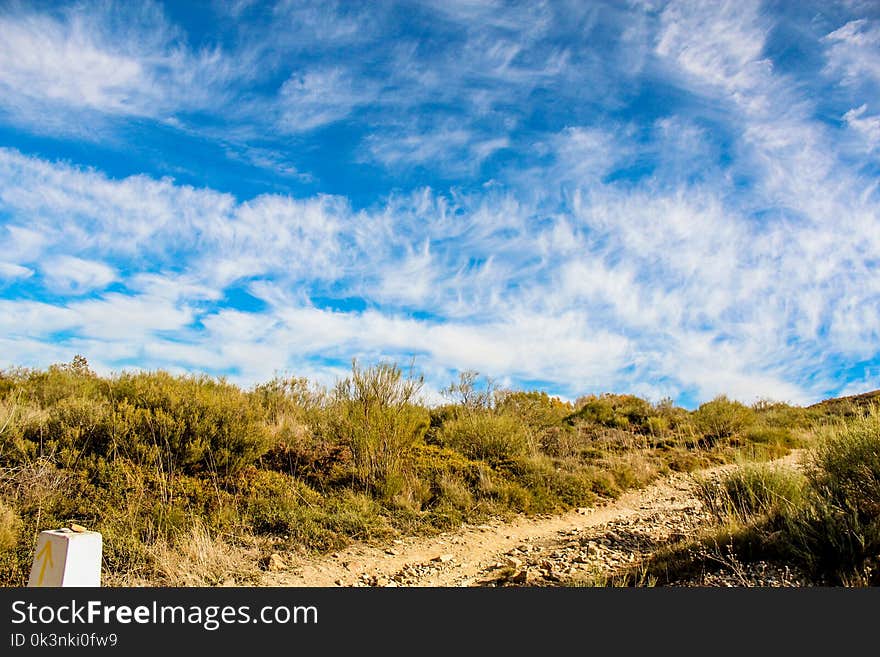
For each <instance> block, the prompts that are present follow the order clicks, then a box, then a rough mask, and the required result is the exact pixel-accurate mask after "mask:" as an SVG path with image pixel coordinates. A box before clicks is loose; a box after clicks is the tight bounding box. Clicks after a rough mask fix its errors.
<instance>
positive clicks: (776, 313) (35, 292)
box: [0, 0, 880, 407]
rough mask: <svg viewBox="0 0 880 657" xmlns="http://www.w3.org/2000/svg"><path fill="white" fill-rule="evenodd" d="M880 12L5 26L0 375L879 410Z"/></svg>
mask: <svg viewBox="0 0 880 657" xmlns="http://www.w3.org/2000/svg"><path fill="white" fill-rule="evenodd" d="M878 181H880V5H877V4H876V3H873V2H859V1H855V0H854V1H849V2H840V3H829V2H798V3H790V2H766V3H757V2H748V1H747V0H743V1H737V2H677V1H672V2H660V1H656V2H655V1H653V0H644V1H635V0H633V1H632V2H608V3H602V2H595V3H591V2H564V1H559V2H547V3H543V2H530V3H507V2H495V1H492V0H486V1H482V0H444V1H442V2H441V1H437V2H431V1H425V2H369V3H359V2H340V3H333V2H315V3H309V2H285V1H279V2H255V1H249V0H238V1H236V2H219V1H218V2H208V1H205V2H178V3H164V4H163V3H158V2H157V3H152V2H143V3H131V2H118V3H114V2H97V3H95V2H81V3H58V2H42V3H41V2H26V3H19V2H0V239H2V243H3V245H4V247H5V248H3V249H2V251H0V366H2V367H8V366H13V365H25V366H38V367H44V366H46V365H48V364H50V363H53V362H61V361H69V360H70V359H71V358H72V356H73V355H74V354H76V353H81V354H84V355H85V356H86V357H87V358H88V359H89V361H90V362H91V363H92V364H93V366H94V367H95V369H97V370H99V371H101V372H110V371H119V370H122V369H136V368H146V369H155V368H163V369H168V370H171V371H175V372H185V371H186V372H207V373H209V374H215V375H225V376H228V377H229V378H230V379H231V380H233V381H236V382H238V383H241V384H243V385H250V384H253V383H255V382H259V381H264V380H267V379H268V378H270V377H272V376H273V375H274V374H276V373H279V374H292V375H303V376H308V377H310V378H313V379H315V380H317V381H319V382H322V383H325V384H330V383H332V382H333V381H334V380H335V379H336V378H337V377H338V376H342V375H344V374H345V372H346V371H347V369H348V367H349V363H350V361H351V359H352V358H358V359H359V360H361V361H363V362H375V361H378V360H383V359H391V360H397V361H398V362H401V363H408V362H409V361H410V360H411V359H413V358H414V359H415V364H416V368H417V369H418V370H419V371H421V372H423V373H424V374H425V377H426V381H427V386H426V393H427V396H428V398H429V399H431V398H434V399H436V398H437V391H438V390H439V389H441V388H442V387H443V386H445V385H447V384H448V383H449V382H451V381H452V380H453V379H455V378H456V377H457V373H458V371H461V370H465V369H472V370H477V371H479V372H480V373H482V374H484V375H488V376H491V377H493V378H494V379H495V380H496V381H497V382H498V383H499V384H500V385H503V386H512V387H526V388H534V387H539V388H543V389H546V390H548V391H550V392H551V393H554V394H560V395H562V396H564V397H566V398H575V397H577V396H579V395H582V394H587V393H596V392H603V391H613V392H633V393H636V394H640V395H642V396H645V397H647V398H649V399H652V400H659V399H660V398H662V397H664V396H670V397H673V398H674V399H675V400H676V401H678V402H679V403H681V404H683V405H686V406H689V407H693V406H694V405H696V404H698V403H700V402H701V401H705V400H707V399H710V398H711V397H713V396H715V395H717V394H720V393H726V394H728V395H730V396H732V397H734V398H737V399H741V400H743V401H746V402H751V401H754V400H756V399H758V398H771V399H777V400H784V401H790V402H794V403H809V402H813V401H817V400H819V399H822V398H824V397H828V396H831V395H838V394H850V393H856V392H862V391H865V390H870V389H875V388H880V275H878V274H880V205H878V201H880V191H878Z"/></svg>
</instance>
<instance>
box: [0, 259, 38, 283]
mask: <svg viewBox="0 0 880 657" xmlns="http://www.w3.org/2000/svg"><path fill="white" fill-rule="evenodd" d="M33 274H34V271H33V269H28V268H27V267H22V266H21V265H16V264H15V263H13V262H0V278H3V279H6V280H8V281H14V280H15V279H17V278H29V277H30V276H33Z"/></svg>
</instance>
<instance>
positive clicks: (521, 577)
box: [510, 569, 529, 584]
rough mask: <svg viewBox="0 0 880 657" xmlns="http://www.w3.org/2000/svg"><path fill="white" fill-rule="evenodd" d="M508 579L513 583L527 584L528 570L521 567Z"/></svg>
mask: <svg viewBox="0 0 880 657" xmlns="http://www.w3.org/2000/svg"><path fill="white" fill-rule="evenodd" d="M510 581H511V582H513V583H514V584H528V583H529V571H528V570H526V569H523V570H521V571H519V572H518V573H517V574H516V575H514V576H513V577H511V578H510Z"/></svg>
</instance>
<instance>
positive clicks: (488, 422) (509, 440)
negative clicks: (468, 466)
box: [442, 411, 531, 462]
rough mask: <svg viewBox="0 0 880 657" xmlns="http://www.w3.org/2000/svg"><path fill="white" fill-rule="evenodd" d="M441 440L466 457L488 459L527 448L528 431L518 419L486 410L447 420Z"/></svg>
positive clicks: (518, 453)
mask: <svg viewBox="0 0 880 657" xmlns="http://www.w3.org/2000/svg"><path fill="white" fill-rule="evenodd" d="M442 441H443V444H444V445H446V446H447V447H451V448H452V449H455V450H457V451H459V452H461V453H462V454H464V455H465V456H467V457H468V458H471V459H479V460H483V461H489V462H493V461H495V462H497V461H505V460H508V459H511V458H514V457H517V456H523V455H525V454H528V453H529V452H530V451H531V441H530V438H529V434H528V432H527V431H526V429H525V428H524V427H523V425H522V423H521V422H519V421H517V419H516V418H514V417H512V416H510V415H499V414H496V413H492V412H489V411H483V412H479V411H477V412H472V413H467V414H465V415H463V416H462V417H460V418H458V419H455V420H452V421H451V422H448V423H447V424H446V425H445V426H444V427H443V433H442Z"/></svg>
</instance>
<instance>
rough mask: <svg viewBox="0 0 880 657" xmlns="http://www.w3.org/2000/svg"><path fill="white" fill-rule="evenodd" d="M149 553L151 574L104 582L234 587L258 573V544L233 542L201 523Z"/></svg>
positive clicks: (123, 584)
mask: <svg viewBox="0 0 880 657" xmlns="http://www.w3.org/2000/svg"><path fill="white" fill-rule="evenodd" d="M150 553H151V557H152V561H153V567H154V573H153V574H152V576H150V577H147V578H141V577H137V576H132V575H128V576H119V577H117V578H111V580H109V581H107V582H105V583H106V584H109V585H111V586H119V585H122V586H231V585H242V584H247V583H252V582H253V581H254V580H255V579H256V578H257V576H258V573H259V568H258V561H259V550H258V549H257V548H256V546H254V547H252V548H244V547H240V546H237V545H234V544H233V543H232V542H231V541H229V540H228V539H226V538H224V537H222V536H218V535H216V534H212V533H211V532H210V531H209V530H208V528H206V527H205V526H204V525H203V524H202V523H199V522H196V523H195V524H193V525H192V526H191V527H190V528H189V530H188V531H184V532H181V533H180V534H178V535H177V536H176V537H175V538H174V540H173V541H168V540H164V539H160V540H158V541H156V542H155V543H154V544H153V545H152V546H151V547H150ZM117 579H118V580H119V581H117Z"/></svg>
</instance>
